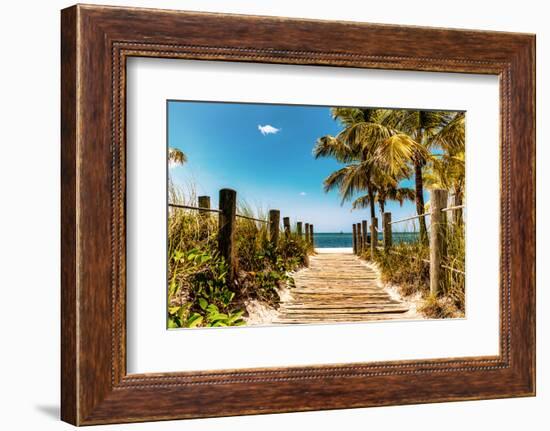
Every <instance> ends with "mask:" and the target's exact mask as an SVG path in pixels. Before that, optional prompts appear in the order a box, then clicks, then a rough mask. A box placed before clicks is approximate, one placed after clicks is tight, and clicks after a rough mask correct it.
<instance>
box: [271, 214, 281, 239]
mask: <svg viewBox="0 0 550 431" xmlns="http://www.w3.org/2000/svg"><path fill="white" fill-rule="evenodd" d="M280 222H281V211H279V210H269V240H270V241H271V243H272V244H273V245H274V246H275V247H277V243H278V242H279V223H280Z"/></svg>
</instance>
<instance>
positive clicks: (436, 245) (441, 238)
mask: <svg viewBox="0 0 550 431" xmlns="http://www.w3.org/2000/svg"><path fill="white" fill-rule="evenodd" d="M446 205H448V192H447V190H442V189H434V190H432V195H431V198H430V211H426V212H424V213H423V214H418V215H412V216H410V217H405V218H402V219H399V220H394V221H392V218H391V213H390V212H384V213H383V214H382V228H383V247H378V242H379V237H378V233H379V230H378V219H377V218H376V217H372V220H371V224H370V226H369V230H370V233H367V221H366V220H362V221H361V222H360V223H354V224H353V225H352V228H353V229H352V232H353V236H352V245H353V252H354V253H355V254H357V255H361V254H362V253H363V252H364V251H365V250H366V249H367V248H368V246H370V251H371V254H374V253H375V251H377V250H378V249H379V248H383V249H384V250H386V251H387V252H388V251H389V252H390V253H392V254H398V255H402V256H406V255H404V254H401V253H396V252H395V251H394V250H391V247H392V246H393V235H392V225H394V224H397V223H403V222H407V221H412V220H417V219H421V218H422V217H427V216H430V217H431V219H430V226H429V229H428V227H427V226H425V227H423V230H424V232H422V230H421V233H420V240H421V241H422V242H423V243H427V242H428V240H429V252H430V258H429V259H421V258H419V257H416V256H410V258H412V259H420V261H422V262H423V263H425V264H429V265H430V292H432V293H433V294H437V292H438V291H440V290H441V289H442V286H444V285H445V279H444V277H443V276H442V275H441V272H443V271H451V272H454V273H457V274H461V275H466V273H465V272H464V271H463V270H461V269H457V268H454V267H452V266H450V265H447V264H445V262H447V259H446V255H447V234H448V231H449V230H448V229H447V228H446V227H445V226H446V225H447V216H446V213H447V212H448V211H458V212H459V213H460V211H461V210H463V209H465V208H466V205H462V204H461V205H450V206H446ZM450 214H451V215H455V214H453V213H450ZM461 219H462V217H460V214H459V215H458V217H456V215H455V217H451V220H450V224H453V225H454V224H456V223H457V222H458V223H460V221H459V220H461ZM369 243H370V244H369Z"/></svg>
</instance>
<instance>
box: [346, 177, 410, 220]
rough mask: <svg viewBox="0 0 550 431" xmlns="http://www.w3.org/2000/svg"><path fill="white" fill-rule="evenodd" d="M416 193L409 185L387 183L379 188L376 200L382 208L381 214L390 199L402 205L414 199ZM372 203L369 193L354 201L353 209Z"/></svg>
mask: <svg viewBox="0 0 550 431" xmlns="http://www.w3.org/2000/svg"><path fill="white" fill-rule="evenodd" d="M415 196H416V193H415V191H414V190H413V189H411V188H408V187H396V186H394V185H389V184H388V185H387V186H386V187H384V188H379V189H378V190H377V193H376V196H375V198H374V202H375V203H378V205H379V208H380V214H384V212H385V208H386V203H387V202H388V201H397V202H399V205H400V206H403V203H405V201H411V202H412V201H414V199H415ZM369 205H370V200H369V196H368V195H363V196H360V197H358V198H357V199H355V200H354V201H353V204H352V209H359V208H366V207H367V206H369Z"/></svg>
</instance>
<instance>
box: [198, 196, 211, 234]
mask: <svg viewBox="0 0 550 431" xmlns="http://www.w3.org/2000/svg"><path fill="white" fill-rule="evenodd" d="M198 206H199V208H207V209H210V196H199V205H198ZM199 220H200V226H199V231H200V233H201V236H202V235H203V234H208V211H204V210H199Z"/></svg>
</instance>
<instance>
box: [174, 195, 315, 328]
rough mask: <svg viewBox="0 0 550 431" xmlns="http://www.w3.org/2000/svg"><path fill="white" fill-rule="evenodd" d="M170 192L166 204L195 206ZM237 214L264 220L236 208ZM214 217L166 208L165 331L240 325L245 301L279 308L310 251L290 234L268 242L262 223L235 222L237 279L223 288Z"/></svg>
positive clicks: (223, 271)
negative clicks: (286, 287) (282, 293)
mask: <svg viewBox="0 0 550 431" xmlns="http://www.w3.org/2000/svg"><path fill="white" fill-rule="evenodd" d="M185 195H186V196H189V198H188V199H184V194H183V193H182V192H181V190H178V189H177V188H176V187H174V186H173V185H171V186H170V202H172V203H177V204H187V205H196V199H195V193H194V192H193V191H192V190H190V192H189V193H186V194H185ZM237 213H238V214H241V215H246V216H249V217H254V218H258V219H265V216H264V215H263V214H262V213H261V212H256V213H254V211H252V210H251V209H250V208H249V207H247V206H246V205H244V204H241V205H239V208H238V210H237ZM217 225H218V217H217V215H215V214H212V213H199V212H198V211H195V210H186V209H179V208H170V212H169V217H168V259H169V262H168V280H169V285H168V326H169V327H170V328H192V327H211V326H239V325H244V324H245V319H244V317H245V313H246V309H245V305H244V303H245V301H246V300H250V299H257V300H260V301H262V302H263V303H265V304H268V305H270V306H274V307H275V306H276V305H277V304H278V303H279V293H278V292H279V289H280V288H281V287H282V286H283V285H285V284H286V283H292V278H291V275H290V274H289V273H290V272H291V271H294V270H296V269H298V268H300V267H302V266H305V265H307V261H308V253H309V252H311V245H309V246H308V245H307V244H306V242H305V240H304V239H303V238H300V237H298V235H296V234H295V233H292V234H291V235H290V236H288V237H287V236H286V235H284V233H281V235H280V238H279V241H278V243H277V246H275V245H273V243H271V242H270V241H269V238H268V231H267V226H266V224H265V223H261V222H257V221H254V220H249V219H245V218H237V226H236V232H235V238H236V240H235V241H236V248H237V250H236V255H237V258H238V271H237V277H236V279H235V280H234V283H233V284H232V285H229V284H228V280H227V274H228V267H227V265H226V263H225V261H224V259H223V257H222V256H220V255H219V253H218V252H217V230H218V227H217Z"/></svg>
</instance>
